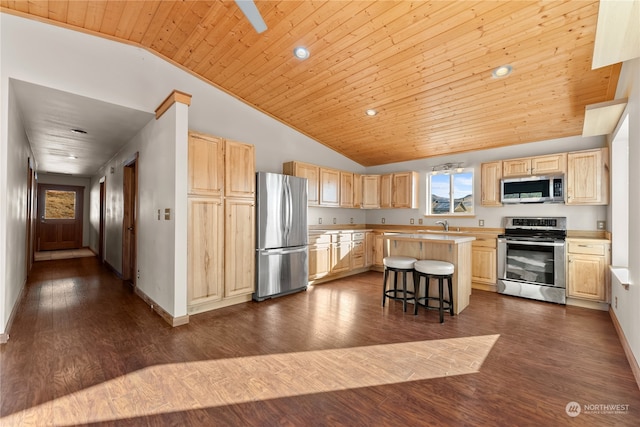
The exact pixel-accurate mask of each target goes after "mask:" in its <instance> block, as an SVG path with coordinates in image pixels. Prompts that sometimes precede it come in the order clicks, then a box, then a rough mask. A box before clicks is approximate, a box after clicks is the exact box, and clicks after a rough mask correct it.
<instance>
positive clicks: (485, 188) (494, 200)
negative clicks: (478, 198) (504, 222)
mask: <svg viewBox="0 0 640 427" xmlns="http://www.w3.org/2000/svg"><path fill="white" fill-rule="evenodd" d="M500 179H502V162H500V161H498V162H490V163H483V164H482V165H481V184H480V185H481V189H482V206H502V203H501V202H500Z"/></svg>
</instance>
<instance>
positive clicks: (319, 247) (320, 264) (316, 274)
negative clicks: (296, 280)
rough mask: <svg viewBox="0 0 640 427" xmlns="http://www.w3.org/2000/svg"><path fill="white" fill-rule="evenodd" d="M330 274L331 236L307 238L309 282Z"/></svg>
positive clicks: (311, 236)
mask: <svg viewBox="0 0 640 427" xmlns="http://www.w3.org/2000/svg"><path fill="white" fill-rule="evenodd" d="M330 273H331V236H330V235H328V234H320V235H310V236H309V280H310V281H312V280H315V279H321V278H323V277H325V276H328V275H329V274H330Z"/></svg>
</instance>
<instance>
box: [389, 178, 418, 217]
mask: <svg viewBox="0 0 640 427" xmlns="http://www.w3.org/2000/svg"><path fill="white" fill-rule="evenodd" d="M418 189H419V175H418V173H417V172H401V173H394V174H393V186H392V194H393V197H392V206H393V207H394V208H409V209H417V208H418Z"/></svg>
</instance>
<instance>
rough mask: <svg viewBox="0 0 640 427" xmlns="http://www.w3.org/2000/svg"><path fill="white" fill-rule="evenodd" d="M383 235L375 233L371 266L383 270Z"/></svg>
mask: <svg viewBox="0 0 640 427" xmlns="http://www.w3.org/2000/svg"><path fill="white" fill-rule="evenodd" d="M383 236H384V233H375V238H374V244H373V265H374V266H375V267H379V268H384V263H383V260H384V239H383Z"/></svg>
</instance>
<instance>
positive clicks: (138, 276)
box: [136, 270, 140, 279]
mask: <svg viewBox="0 0 640 427" xmlns="http://www.w3.org/2000/svg"><path fill="white" fill-rule="evenodd" d="M136 277H137V278H138V279H139V278H140V270H138V274H137V275H136Z"/></svg>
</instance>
